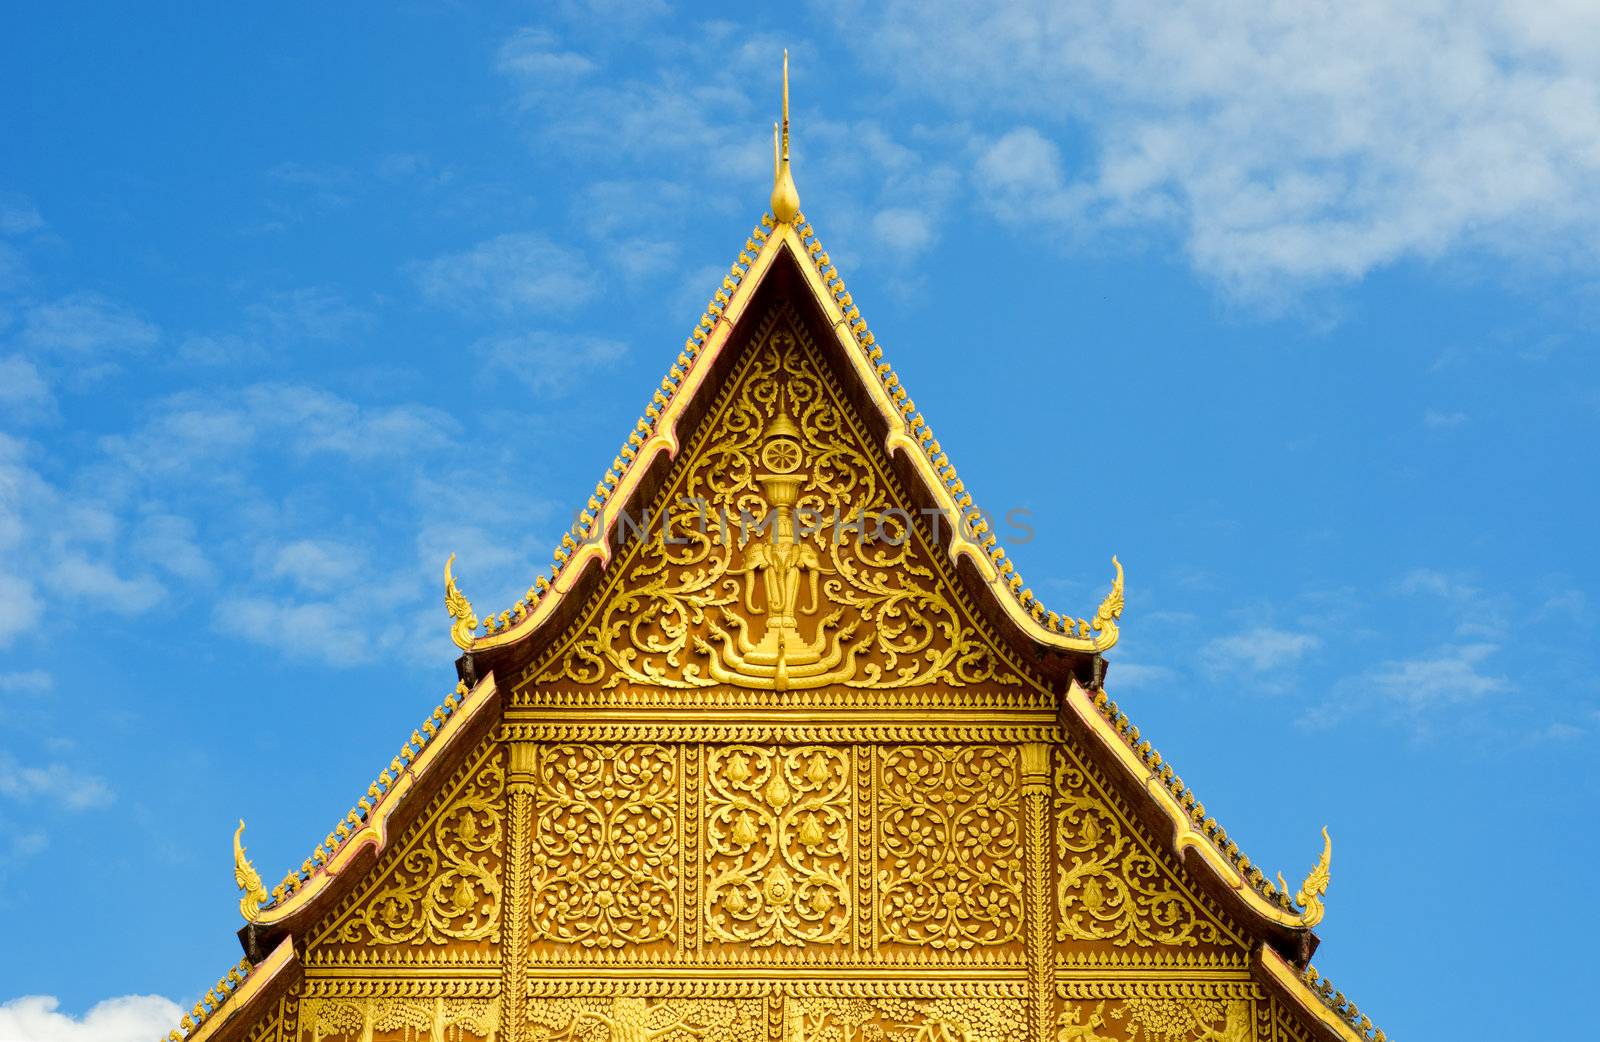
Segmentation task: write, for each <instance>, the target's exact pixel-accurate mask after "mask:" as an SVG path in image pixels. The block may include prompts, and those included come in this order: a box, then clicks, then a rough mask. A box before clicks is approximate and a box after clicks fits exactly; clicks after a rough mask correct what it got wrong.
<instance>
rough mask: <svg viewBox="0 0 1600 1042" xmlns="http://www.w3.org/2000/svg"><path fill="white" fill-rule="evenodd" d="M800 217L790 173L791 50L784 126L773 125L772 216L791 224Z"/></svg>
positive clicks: (786, 72) (785, 59)
mask: <svg viewBox="0 0 1600 1042" xmlns="http://www.w3.org/2000/svg"><path fill="white" fill-rule="evenodd" d="M799 215H800V193H799V192H798V191H796V190H795V187H794V177H793V175H791V174H790V173H789V50H788V48H784V52H783V126H782V128H781V130H780V128H779V125H778V124H776V123H774V124H773V125H772V216H773V217H776V218H777V219H778V220H779V221H780V222H781V223H783V224H791V223H793V221H794V219H795V218H796V217H798V216H799Z"/></svg>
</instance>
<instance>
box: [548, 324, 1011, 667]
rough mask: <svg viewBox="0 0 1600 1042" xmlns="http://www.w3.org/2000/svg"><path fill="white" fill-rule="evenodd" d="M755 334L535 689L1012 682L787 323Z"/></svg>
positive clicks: (627, 531) (798, 331) (805, 344)
mask: <svg viewBox="0 0 1600 1042" xmlns="http://www.w3.org/2000/svg"><path fill="white" fill-rule="evenodd" d="M757 337H758V343H757V344H756V345H755V346H754V347H753V348H752V349H751V350H750V352H749V354H748V356H747V358H746V360H745V361H744V363H743V367H742V369H741V370H740V371H739V372H738V373H737V374H736V375H735V377H734V380H733V384H732V387H731V390H730V391H729V392H728V393H727V394H726V396H725V398H724V400H723V402H722V403H721V404H720V405H719V406H718V408H717V409H716V410H715V411H714V412H713V414H712V416H711V417H710V418H708V420H707V421H705V422H706V423H707V424H708V425H709V426H708V427H707V429H706V430H705V431H704V432H703V433H702V434H701V435H699V436H697V438H696V441H695V442H694V446H693V449H692V451H691V453H690V454H689V457H688V459H687V460H686V461H684V462H683V463H680V464H679V470H678V471H677V472H676V474H675V476H674V477H673V479H672V480H671V482H670V483H669V485H668V487H667V490H666V491H665V492H664V493H663V495H662V496H661V498H660V500H659V505H658V509H659V510H660V511H661V513H660V514H658V515H656V516H653V517H651V518H650V519H649V524H648V525H645V526H640V525H639V524H637V523H633V524H631V525H624V530H623V531H622V532H621V533H620V536H621V537H622V538H623V539H624V540H625V541H627V543H628V546H629V554H630V556H629V557H628V559H627V560H626V561H625V562H624V566H623V567H622V568H621V569H620V570H619V576H620V577H619V579H618V580H616V581H615V583H614V585H613V587H612V588H611V589H610V590H609V591H608V592H607V593H606V594H605V596H604V597H603V598H602V599H601V602H600V605H599V607H597V608H596V609H594V610H593V611H592V612H591V614H590V616H589V617H588V620H587V621H586V622H583V623H581V624H580V625H579V628H578V629H577V631H576V632H575V633H574V634H573V635H572V636H570V637H569V638H568V639H567V640H566V641H564V642H562V643H561V644H558V645H557V650H556V651H555V653H554V654H553V655H552V656H551V657H550V658H548V659H547V660H545V661H544V662H543V663H542V664H539V665H536V666H535V667H533V668H532V669H530V671H529V674H528V675H529V676H531V677H533V678H534V679H535V680H536V682H538V683H546V684H563V685H597V686H600V687H605V688H610V687H616V686H618V685H623V684H636V685H642V686H650V687H675V688H693V687H710V686H716V685H730V686H735V687H747V688H758V689H765V690H777V691H786V690H805V689H813V688H819V687H827V686H833V685H838V686H845V687H857V688H906V687H912V686H917V685H928V684H938V685H943V686H945V687H957V688H960V687H967V686H970V685H974V684H995V685H1000V684H1010V685H1016V684H1020V683H1021V682H1022V681H1021V680H1020V678H1019V677H1018V675H1017V673H1016V672H1015V670H1014V669H1013V668H1012V667H1011V666H1009V665H1008V664H1007V663H1006V662H1005V661H1004V660H1002V658H1001V657H1000V655H999V653H998V652H997V651H996V650H995V648H994V647H993V646H991V644H990V643H989V642H988V641H987V639H986V638H984V637H983V636H981V635H980V634H979V632H978V631H977V629H976V628H975V627H974V626H973V624H972V623H971V621H970V619H969V618H968V616H967V614H966V609H964V608H962V607H960V606H958V604H957V602H956V600H955V599H954V597H953V595H952V593H951V589H952V586H951V577H950V576H949V575H948V574H947V573H946V572H945V571H944V566H943V565H942V563H940V562H939V561H938V559H937V557H936V556H935V555H934V554H933V553H932V552H930V550H929V548H928V546H927V545H926V543H925V541H924V536H923V535H922V534H921V533H920V532H918V531H917V530H916V526H915V525H914V524H913V523H912V513H911V512H910V511H909V510H907V509H906V503H905V502H904V500H903V496H902V494H901V493H899V492H898V491H896V487H895V486H894V483H893V482H892V481H891V479H890V478H889V476H888V474H887V472H886V471H885V470H883V469H882V466H881V464H879V463H877V462H874V460H875V458H876V457H877V455H878V450H876V449H871V450H869V449H868V448H867V441H866V439H865V438H864V437H863V435H862V434H861V431H860V429H859V427H858V425H857V421H856V420H855V418H854V416H853V415H852V413H851V410H850V408H849V406H848V405H846V404H845V403H844V402H843V401H842V400H841V399H839V398H838V397H837V392H836V391H835V390H834V389H833V388H832V387H831V381H830V379H829V378H828V377H827V376H826V375H825V368H824V366H823V363H822V362H821V361H820V360H819V358H818V357H817V355H816V351H815V348H814V347H813V346H812V345H811V344H810V342H809V338H808V337H807V336H806V334H805V333H804V332H803V330H802V328H801V326H800V325H799V323H798V321H797V320H796V318H795V316H794V314H793V312H791V311H789V310H787V309H785V310H780V311H777V312H774V313H773V314H772V315H770V316H768V318H767V320H766V322H765V324H764V325H763V327H762V329H761V331H760V332H759V333H758V334H757ZM942 523H949V522H942ZM641 529H642V530H641Z"/></svg>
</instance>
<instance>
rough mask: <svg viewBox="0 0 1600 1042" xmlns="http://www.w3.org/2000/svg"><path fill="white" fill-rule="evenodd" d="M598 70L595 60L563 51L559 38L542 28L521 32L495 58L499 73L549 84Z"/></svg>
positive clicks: (521, 30) (520, 30)
mask: <svg viewBox="0 0 1600 1042" xmlns="http://www.w3.org/2000/svg"><path fill="white" fill-rule="evenodd" d="M596 67H597V66H596V65H595V63H594V61H593V60H592V59H590V58H587V57H585V56H584V55H581V54H578V53H576V52H575V51H568V50H563V49H562V48H561V46H560V44H559V42H558V41H557V40H556V38H555V36H554V35H553V34H551V33H549V32H547V31H545V30H542V29H519V30H517V32H516V33H515V34H513V35H512V37H511V39H509V40H507V41H506V42H505V43H503V44H501V46H500V50H499V51H498V52H497V53H496V55H495V69H496V71H498V72H501V73H504V74H506V75H510V76H517V77H522V78H525V79H529V80H535V81H539V82H545V83H548V82H552V81H554V82H561V81H565V80H573V79H579V78H581V77H583V76H587V75H588V74H589V73H591V72H594V71H595V69H596Z"/></svg>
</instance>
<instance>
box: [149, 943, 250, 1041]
mask: <svg viewBox="0 0 1600 1042" xmlns="http://www.w3.org/2000/svg"><path fill="white" fill-rule="evenodd" d="M250 969H251V967H250V960H249V959H240V960H239V965H237V966H235V967H233V968H232V969H231V970H229V971H228V972H227V974H226V975H225V976H223V977H221V978H220V979H219V980H218V981H217V983H216V984H215V985H214V986H213V987H212V988H211V989H210V990H209V991H207V992H206V993H205V995H204V996H202V997H201V999H200V1001H199V1002H196V1003H195V1004H194V1008H193V1009H192V1010H190V1011H189V1012H188V1013H185V1014H184V1016H183V1020H182V1022H180V1024H179V1026H178V1027H177V1028H176V1029H175V1030H172V1031H169V1032H167V1037H166V1042H184V1040H185V1039H188V1038H193V1037H194V1035H195V1033H196V1032H197V1031H199V1030H200V1028H201V1026H202V1025H204V1024H205V1022H206V1021H207V1020H209V1019H210V1018H211V1017H212V1016H213V1015H215V1014H216V1012H217V1010H219V1009H221V1008H222V1004H223V1003H224V1002H227V1001H228V999H229V998H230V997H231V996H232V995H233V993H234V992H236V991H238V990H239V986H240V985H242V984H243V983H244V980H245V978H246V977H248V976H250Z"/></svg>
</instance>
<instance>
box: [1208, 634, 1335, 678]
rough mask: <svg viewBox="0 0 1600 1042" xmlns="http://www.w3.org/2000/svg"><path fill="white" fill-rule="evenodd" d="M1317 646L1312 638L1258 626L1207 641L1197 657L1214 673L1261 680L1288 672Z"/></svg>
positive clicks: (1317, 638) (1315, 637) (1319, 643)
mask: <svg viewBox="0 0 1600 1042" xmlns="http://www.w3.org/2000/svg"><path fill="white" fill-rule="evenodd" d="M1321 645H1322V639H1321V638H1320V637H1317V636H1316V635H1315V634H1311V633H1294V632H1291V631H1289V630H1281V629H1275V628H1273V627H1271V626H1258V627H1256V628H1254V629H1251V630H1248V631H1246V632H1244V633H1234V634H1229V635H1228V636H1225V637H1217V638H1216V639H1214V640H1211V641H1209V642H1208V643H1207V644H1206V645H1205V647H1204V648H1202V649H1201V657H1202V659H1203V660H1204V661H1205V663H1206V665H1207V667H1208V668H1209V669H1211V670H1212V671H1213V672H1216V673H1222V674H1228V675H1233V676H1237V675H1238V674H1240V673H1241V672H1242V673H1249V674H1253V675H1255V676H1257V677H1264V676H1266V675H1268V674H1273V673H1279V672H1282V671H1286V670H1289V669H1292V668H1293V667H1294V666H1296V665H1298V664H1299V663H1300V661H1301V660H1302V659H1304V658H1305V657H1306V655H1308V654H1310V653H1311V652H1312V651H1315V650H1316V649H1317V648H1318V647H1320V646H1321Z"/></svg>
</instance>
